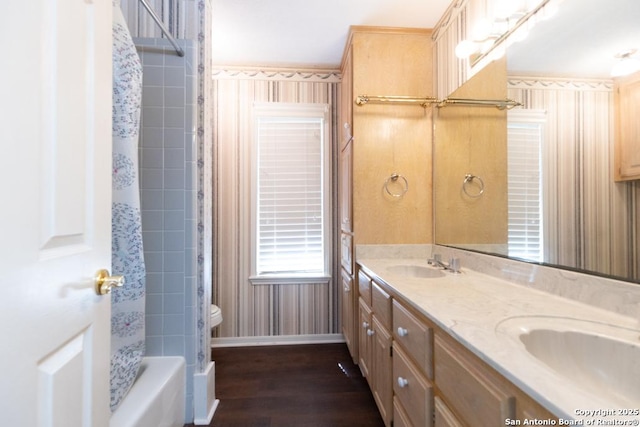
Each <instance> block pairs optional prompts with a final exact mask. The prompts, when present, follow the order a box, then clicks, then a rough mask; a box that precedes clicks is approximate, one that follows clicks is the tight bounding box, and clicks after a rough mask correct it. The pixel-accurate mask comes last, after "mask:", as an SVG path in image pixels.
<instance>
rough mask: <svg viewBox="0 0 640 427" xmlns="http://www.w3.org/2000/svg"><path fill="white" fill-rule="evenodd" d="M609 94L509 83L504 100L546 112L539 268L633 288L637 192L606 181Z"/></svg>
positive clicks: (609, 171) (571, 84) (569, 85)
mask: <svg viewBox="0 0 640 427" xmlns="http://www.w3.org/2000/svg"><path fill="white" fill-rule="evenodd" d="M612 87H613V83H612V81H611V80H575V79H574V80H570V79H542V78H526V77H515V76H512V77H509V79H508V97H509V98H511V99H516V100H518V101H520V102H522V103H523V104H524V106H523V108H527V109H537V110H544V111H546V116H547V124H546V135H545V142H544V147H543V176H544V179H543V186H544V195H545V196H544V200H543V205H544V208H543V209H544V218H545V220H546V222H545V235H544V241H545V253H546V254H548V255H547V257H546V259H545V261H547V262H550V263H553V264H561V265H565V266H570V267H576V268H581V269H586V270H590V271H596V272H600V273H603V274H612V275H615V276H623V277H630V278H634V279H636V280H637V279H640V275H639V274H638V270H639V265H638V262H639V260H638V257H637V253H638V233H637V228H638V219H639V217H638V203H637V201H638V196H639V192H638V191H639V187H638V184H637V182H633V181H632V182H614V181H613V91H612Z"/></svg>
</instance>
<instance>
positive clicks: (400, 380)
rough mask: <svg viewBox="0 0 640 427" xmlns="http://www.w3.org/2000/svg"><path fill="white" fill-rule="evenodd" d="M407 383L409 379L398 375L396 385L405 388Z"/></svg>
mask: <svg viewBox="0 0 640 427" xmlns="http://www.w3.org/2000/svg"><path fill="white" fill-rule="evenodd" d="M408 385H409V380H407V379H406V378H402V377H398V387H400V388H405V387H406V386H408Z"/></svg>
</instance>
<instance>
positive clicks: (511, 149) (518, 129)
mask: <svg viewBox="0 0 640 427" xmlns="http://www.w3.org/2000/svg"><path fill="white" fill-rule="evenodd" d="M544 121H545V117H544V112H540V111H533V110H517V111H516V110H514V111H509V116H508V122H507V123H508V124H507V133H508V178H507V179H508V205H509V219H508V222H509V225H508V234H509V256H512V257H516V258H522V259H527V260H531V261H537V262H541V261H543V260H544V251H543V244H542V243H543V239H542V237H543V234H542V232H543V219H542V156H541V151H542V141H543V138H544Z"/></svg>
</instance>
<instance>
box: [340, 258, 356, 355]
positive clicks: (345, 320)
mask: <svg viewBox="0 0 640 427" xmlns="http://www.w3.org/2000/svg"><path fill="white" fill-rule="evenodd" d="M341 280H342V334H343V335H344V341H345V342H346V343H347V347H348V348H349V353H351V357H353V358H354V361H357V360H358V359H357V353H356V352H357V347H356V341H354V338H355V334H356V330H355V326H356V322H355V313H354V309H355V307H354V301H355V299H354V289H353V279H352V278H351V276H350V275H349V274H348V273H347V272H346V271H345V270H342V276H341Z"/></svg>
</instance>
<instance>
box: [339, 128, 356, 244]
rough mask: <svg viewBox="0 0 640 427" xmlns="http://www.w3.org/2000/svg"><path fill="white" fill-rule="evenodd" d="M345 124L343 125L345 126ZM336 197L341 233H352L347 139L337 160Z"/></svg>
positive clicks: (350, 158) (349, 145)
mask: <svg viewBox="0 0 640 427" xmlns="http://www.w3.org/2000/svg"><path fill="white" fill-rule="evenodd" d="M346 125H347V124H346V123H345V126H346ZM338 161H339V165H338V168H339V170H340V174H339V176H338V195H339V204H340V227H341V229H342V231H344V232H347V233H351V232H353V225H352V219H351V217H352V199H353V198H352V196H351V191H352V185H353V141H352V140H351V139H349V140H348V141H347V142H346V145H345V147H344V148H343V149H342V150H341V151H340V157H339V159H338Z"/></svg>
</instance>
